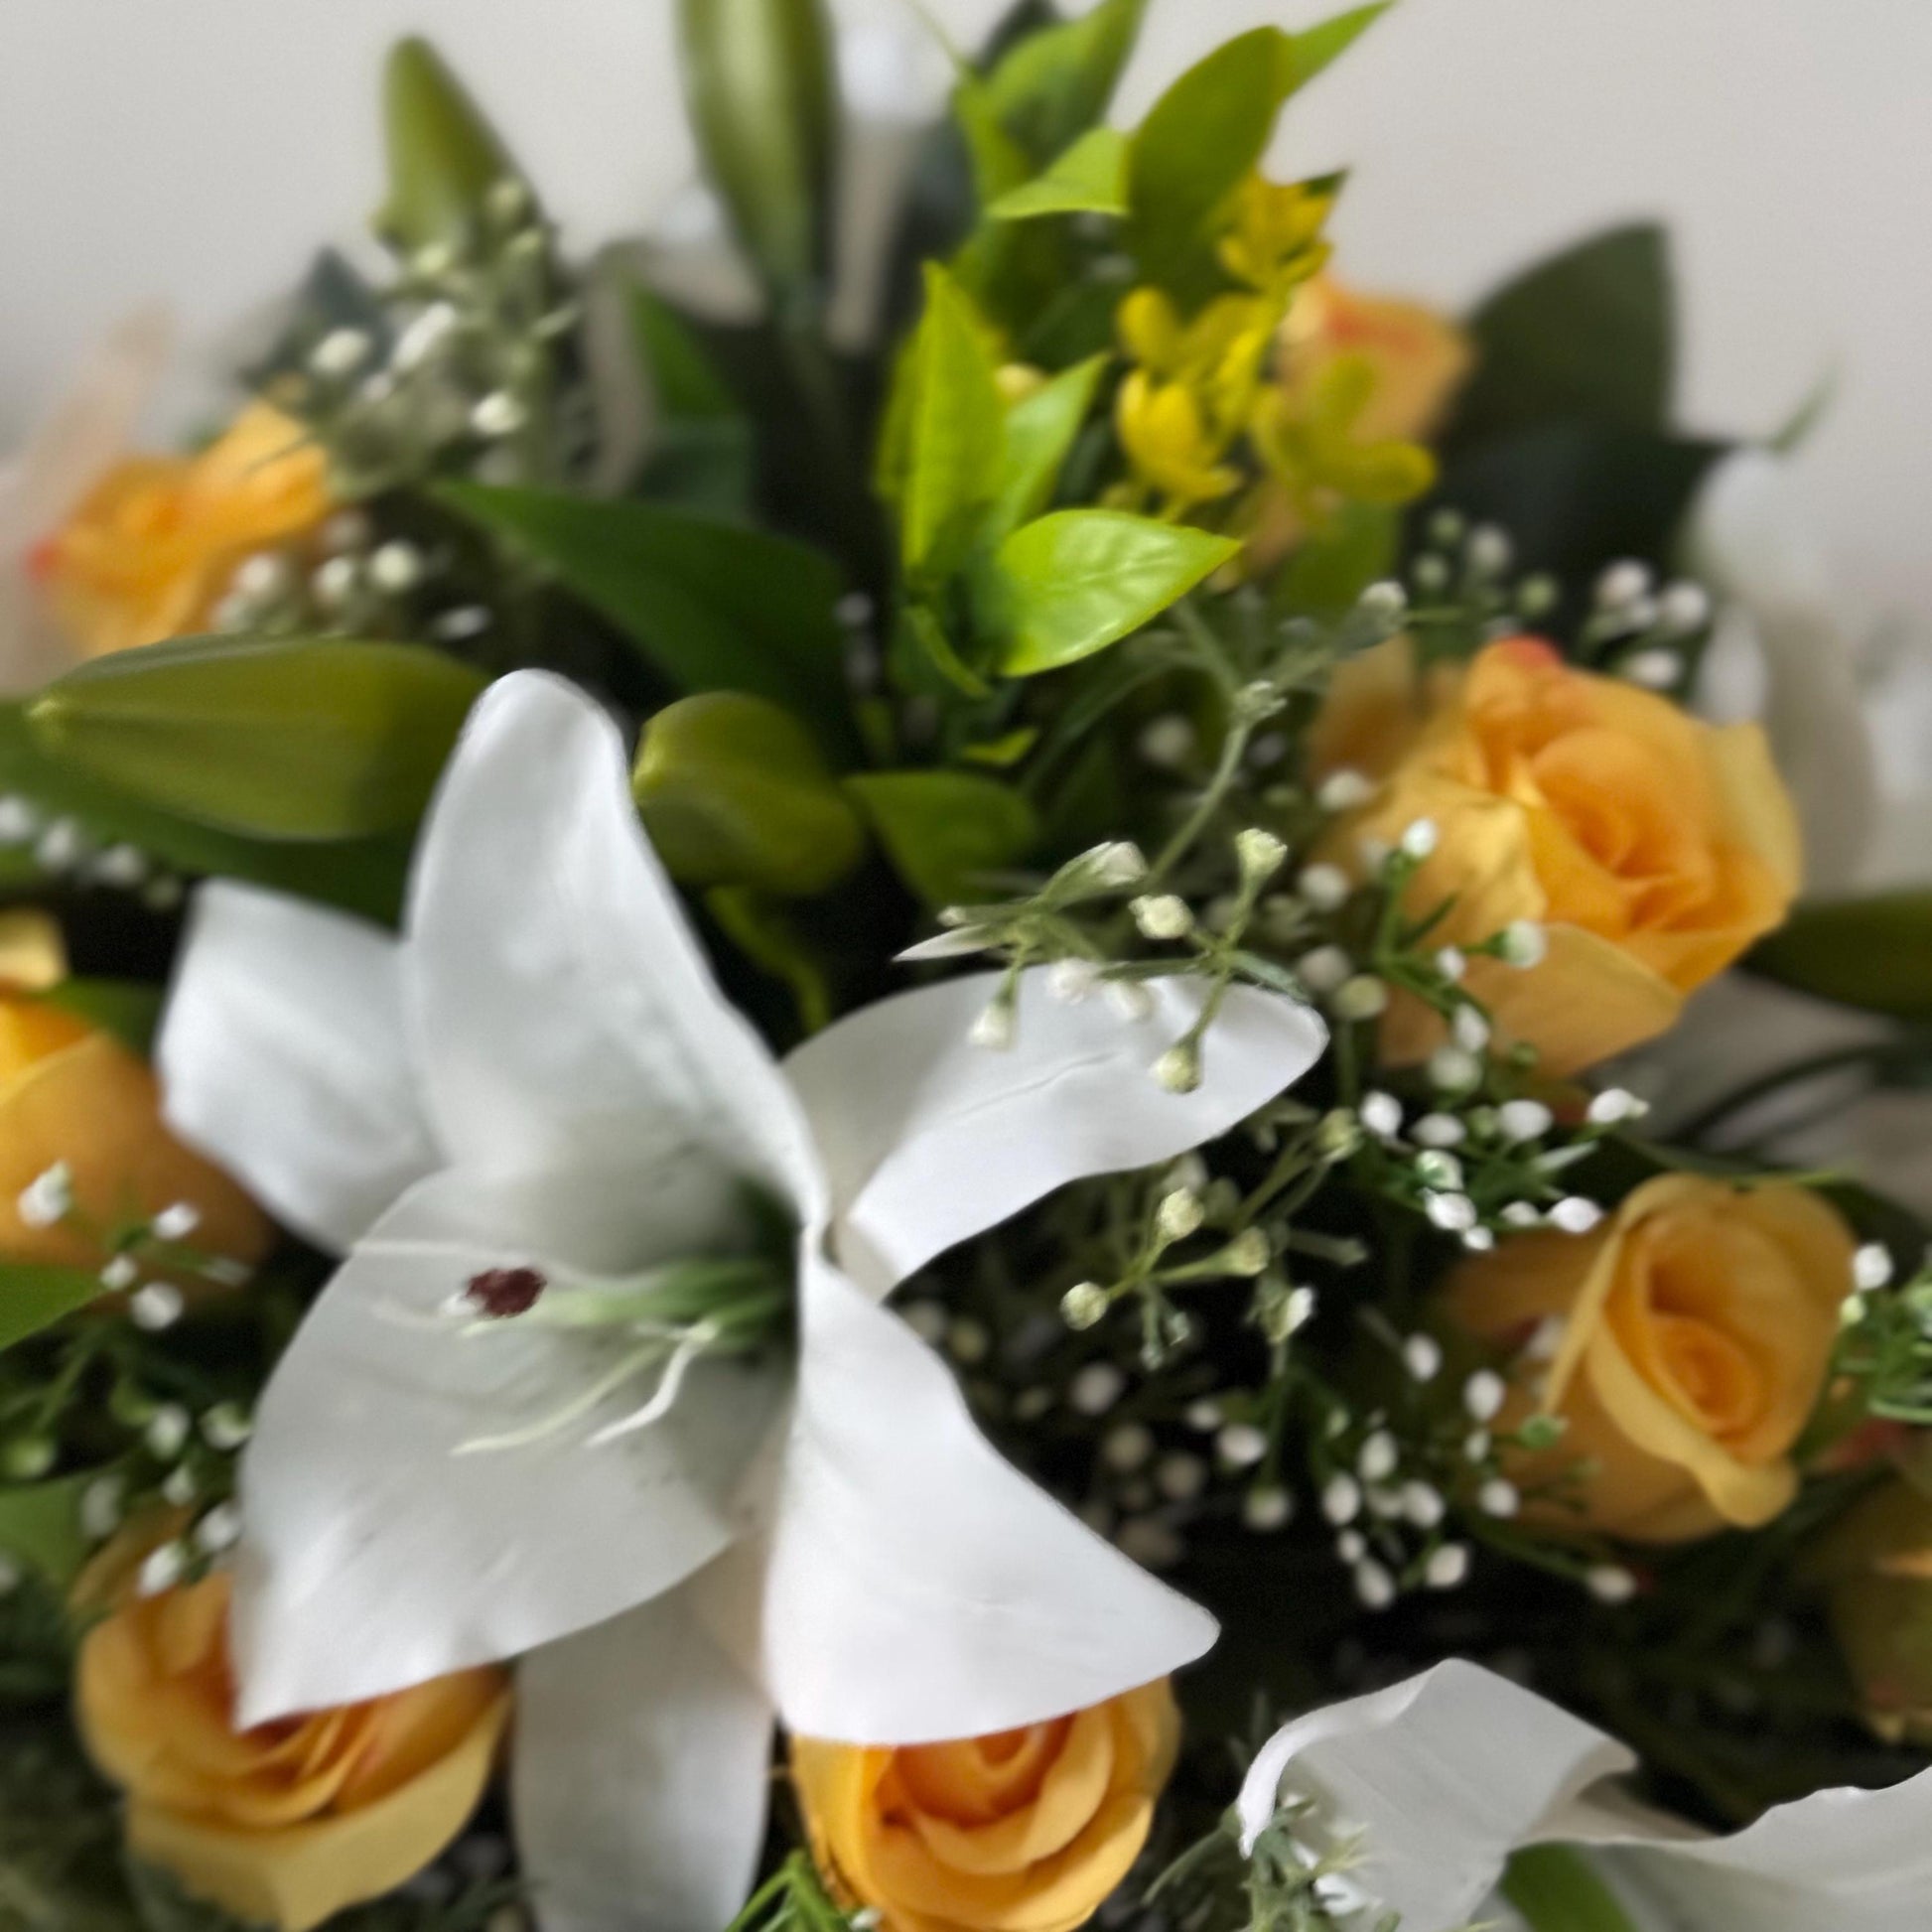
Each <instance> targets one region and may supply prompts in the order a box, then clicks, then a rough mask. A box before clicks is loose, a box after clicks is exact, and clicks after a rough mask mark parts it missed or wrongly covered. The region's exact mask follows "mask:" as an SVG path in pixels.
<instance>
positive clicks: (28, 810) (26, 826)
mask: <svg viewBox="0 0 1932 1932" xmlns="http://www.w3.org/2000/svg"><path fill="white" fill-rule="evenodd" d="M40 829H41V815H40V811H39V809H38V807H36V806H35V805H34V804H33V803H32V802H31V801H30V800H28V799H25V798H22V797H20V796H18V795H17V794H16V793H13V792H9V793H7V795H6V796H5V797H4V798H0V845H26V844H28V843H30V842H31V841H32V840H33V838H34V837H35V835H36V834H37V833H38V832H39V831H40Z"/></svg>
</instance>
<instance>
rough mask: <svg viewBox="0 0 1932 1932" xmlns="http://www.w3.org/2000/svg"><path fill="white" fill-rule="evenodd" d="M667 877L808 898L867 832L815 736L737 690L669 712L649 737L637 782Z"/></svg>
mask: <svg viewBox="0 0 1932 1932" xmlns="http://www.w3.org/2000/svg"><path fill="white" fill-rule="evenodd" d="M632 789H633V790H634V791H635V793H636V797H637V807H638V810H639V811H640V812H641V813H642V814H643V820H644V825H645V827H646V829H647V830H648V831H649V833H650V836H651V843H652V844H653V845H655V846H656V848H657V851H658V854H659V856H660V857H661V858H662V859H663V861H664V863H665V865H666V866H667V867H668V868H669V870H670V873H671V876H672V878H674V879H676V880H678V881H679V882H680V883H681V884H683V885H688V886H750V887H753V888H755V889H757V890H758V891H759V892H764V893H773V894H776V895H778V896H779V897H810V896H811V895H813V894H816V893H822V892H824V891H826V890H827V889H828V888H829V887H831V886H834V885H836V884H837V883H838V882H839V880H841V879H843V878H844V877H845V875H846V874H847V873H849V872H850V871H851V870H852V869H853V867H854V866H856V865H857V864H858V863H859V860H860V859H861V857H862V856H863V855H864V852H865V833H864V831H863V829H862V828H861V826H860V824H859V821H858V819H857V818H856V817H855V816H854V814H853V810H852V807H851V806H850V805H849V804H848V803H847V802H846V798H845V794H844V793H843V792H841V791H840V789H839V786H838V781H837V780H836V779H835V778H834V777H833V776H832V774H831V772H830V771H829V770H828V769H827V768H826V764H825V760H824V759H823V758H821V757H820V756H819V751H818V747H817V745H816V744H815V743H814V742H813V740H812V736H811V734H810V733H809V732H808V731H806V729H805V728H804V726H803V725H801V724H799V723H798V721H797V720H796V719H795V718H793V717H792V716H791V715H790V714H789V713H788V712H784V711H781V710H779V709H778V707H777V706H776V705H774V704H769V703H767V702H766V701H765V700H764V699H762V698H755V697H750V696H748V695H746V694H745V693H744V692H741V691H707V692H704V693H702V694H701V695H699V696H697V697H692V698H680V699H679V700H678V702H677V703H676V704H673V705H667V706H666V707H665V708H664V709H663V710H662V711H660V712H658V713H657V714H656V715H655V716H654V717H653V718H652V719H651V720H650V722H649V723H648V724H647V725H646V726H645V727H644V734H643V739H642V742H641V743H640V744H639V746H638V748H637V764H636V770H635V772H634V774H633V778H632Z"/></svg>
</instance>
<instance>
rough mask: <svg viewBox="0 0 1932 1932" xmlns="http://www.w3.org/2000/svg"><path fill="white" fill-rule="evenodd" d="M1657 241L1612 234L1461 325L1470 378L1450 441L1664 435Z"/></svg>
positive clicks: (1642, 227) (1665, 380)
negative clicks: (1586, 429) (1548, 433)
mask: <svg viewBox="0 0 1932 1932" xmlns="http://www.w3.org/2000/svg"><path fill="white" fill-rule="evenodd" d="M1674 312H1675V297H1674V294H1673V290H1672V284H1671V271H1670V257H1669V251H1668V248H1667V246H1666V243H1665V239H1664V234H1663V231H1662V230H1661V229H1660V228H1657V227H1655V226H1653V225H1651V224H1649V223H1637V224H1634V225H1631V226H1629V227H1622V228H1613V229H1611V230H1610V231H1609V232H1608V233H1606V234H1600V235H1597V236H1594V237H1593V238H1592V239H1590V240H1588V241H1584V242H1580V243H1578V244H1577V245H1576V246H1575V247H1573V248H1567V249H1565V250H1564V251H1563V253H1561V254H1559V255H1556V256H1554V257H1552V258H1551V259H1550V260H1548V261H1545V262H1540V263H1538V264H1537V265H1536V266H1535V267H1533V268H1531V269H1529V270H1527V271H1526V272H1525V273H1523V274H1522V275H1519V276H1518V277H1516V279H1515V280H1514V281H1512V282H1510V283H1508V284H1507V285H1506V286H1504V287H1503V288H1501V289H1499V290H1497V291H1496V293H1495V294H1494V295H1492V296H1490V297H1489V299H1488V300H1487V301H1486V302H1484V303H1483V305H1482V307H1481V308H1480V309H1478V310H1477V311H1476V313H1475V315H1474V317H1473V318H1472V319H1471V321H1470V324H1469V330H1470V334H1471V336H1472V337H1473V339H1474V342H1475V345H1476V366H1475V372H1474V374H1473V375H1472V376H1471V377H1470V378H1469V382H1468V385H1467V386H1466V387H1465V388H1464V390H1463V391H1462V398H1461V402H1460V405H1459V406H1458V408H1457V410H1456V415H1455V421H1454V423H1453V425H1452V427H1451V429H1450V431H1449V442H1451V443H1452V444H1462V443H1467V442H1470V441H1472V440H1473V439H1474V438H1476V437H1479V436H1491V435H1495V434H1496V433H1498V432H1499V431H1503V430H1510V429H1519V428H1523V427H1526V426H1528V425H1531V424H1537V423H1548V422H1557V421H1571V422H1582V423H1593V424H1597V425H1600V426H1601V427H1604V428H1607V429H1619V430H1646V431H1650V432H1653V433H1661V432H1662V431H1664V430H1665V429H1667V428H1668V426H1669V421H1670V408H1671V389H1672V383H1673V379H1674V373H1675V364H1676V355H1677V348H1676V322H1675V313H1674Z"/></svg>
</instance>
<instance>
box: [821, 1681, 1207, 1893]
mask: <svg viewBox="0 0 1932 1932" xmlns="http://www.w3.org/2000/svg"><path fill="white" fill-rule="evenodd" d="M1179 1737H1180V1718H1179V1713H1178V1712H1177V1710H1176V1709H1175V1706H1174V1701H1173V1692H1172V1690H1170V1688H1169V1686H1168V1683H1167V1681H1166V1679H1163V1680H1162V1681H1161V1682H1160V1683H1158V1684H1148V1685H1144V1686H1142V1687H1141V1688H1140V1689H1139V1690H1136V1691H1128V1692H1125V1693H1124V1694H1123V1695H1121V1696H1120V1697H1117V1698H1112V1699H1110V1700H1109V1701H1108V1702H1107V1703H1105V1704H1101V1705H1096V1706H1094V1707H1093V1708H1092V1709H1090V1710H1086V1711H1078V1712H1075V1713H1073V1714H1072V1715H1071V1716H1070V1717H1064V1718H1055V1719H1053V1720H1052V1721H1051V1722H1050V1723H1047V1724H1038V1725H1028V1726H1027V1728H1025V1729H1024V1730H1010V1731H1002V1732H999V1733H998V1734H996V1735H994V1736H990V1737H969V1738H965V1739H962V1740H960V1741H959V1742H956V1743H941V1744H915V1745H901V1746H898V1747H897V1748H892V1747H886V1746H865V1745H858V1744H833V1743H826V1742H823V1741H821V1740H819V1739H816V1738H810V1737H794V1738H793V1739H792V1743H791V1774H792V1779H793V1782H794V1783H795V1784H796V1785H797V1788H798V1795H799V1800H800V1802H801V1804H802V1805H803V1807H804V1812H805V1822H806V1826H807V1828H808V1830H809V1832H810V1834H811V1841H812V1847H813V1852H814V1855H815V1856H816V1858H817V1860H818V1863H819V1866H820V1869H821V1870H822V1871H823V1872H824V1874H825V1877H826V1879H827V1882H828V1883H829V1884H830V1885H831V1886H832V1887H833V1889H834V1890H835V1891H836V1892H838V1893H839V1894H841V1895H842V1896H844V1897H846V1898H849V1899H851V1900H852V1901H853V1902H855V1903H856V1904H859V1905H863V1906H868V1907H870V1908H871V1909H873V1910H875V1911H877V1912H878V1913H879V1914H880V1915H881V1917H882V1919H883V1921H884V1923H885V1924H886V1925H887V1926H888V1927H890V1928H892V1932H1072V1928H1074V1927H1075V1926H1079V1925H1083V1924H1085V1923H1086V1921H1087V1920H1088V1919H1089V1918H1091V1917H1092V1916H1093V1914H1094V1912H1095V1910H1096V1909H1097V1908H1098V1907H1099V1905H1100V1903H1101V1901H1102V1900H1103V1899H1105V1898H1106V1897H1107V1896H1108V1894H1109V1893H1110V1892H1112V1891H1113V1890H1114V1888H1115V1887H1116V1886H1117V1885H1118V1884H1119V1883H1120V1882H1121V1880H1122V1879H1123V1878H1124V1877H1126V1875H1127V1871H1128V1867H1129V1866H1130V1865H1132V1864H1133V1863H1134V1861H1135V1859H1136V1858H1137V1857H1139V1855H1140V1851H1141V1848H1142V1846H1143V1845H1145V1844H1146V1843H1147V1836H1148V1832H1149V1829H1150V1828H1151V1826H1152V1824H1153V1820H1154V1806H1155V1802H1156V1800H1157V1799H1158V1798H1159V1797H1160V1794H1161V1791H1162V1788H1163V1787H1164V1786H1165V1785H1166V1783H1167V1781H1168V1775H1169V1773H1170V1772H1171V1771H1172V1770H1173V1760H1174V1753H1175V1751H1176V1749H1177V1748H1178V1745H1179Z"/></svg>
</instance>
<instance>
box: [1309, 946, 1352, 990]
mask: <svg viewBox="0 0 1932 1932" xmlns="http://www.w3.org/2000/svg"><path fill="white" fill-rule="evenodd" d="M1354 970H1355V962H1354V961H1353V960H1352V959H1350V958H1349V956H1348V955H1347V954H1346V953H1345V952H1343V951H1342V949H1341V948H1340V947H1339V946H1316V947H1315V948H1314V949H1313V951H1312V952H1306V953H1304V954H1303V955H1302V957H1301V958H1300V959H1298V960H1297V961H1296V962H1295V972H1296V977H1297V978H1299V979H1300V980H1301V982H1302V984H1303V985H1304V986H1306V987H1307V988H1308V989H1309V991H1310V992H1311V993H1315V994H1329V993H1334V992H1336V991H1338V990H1339V989H1340V987H1341V986H1342V985H1343V983H1344V982H1345V981H1346V980H1347V978H1348V976H1349V974H1350V973H1352V972H1353V971H1354Z"/></svg>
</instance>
